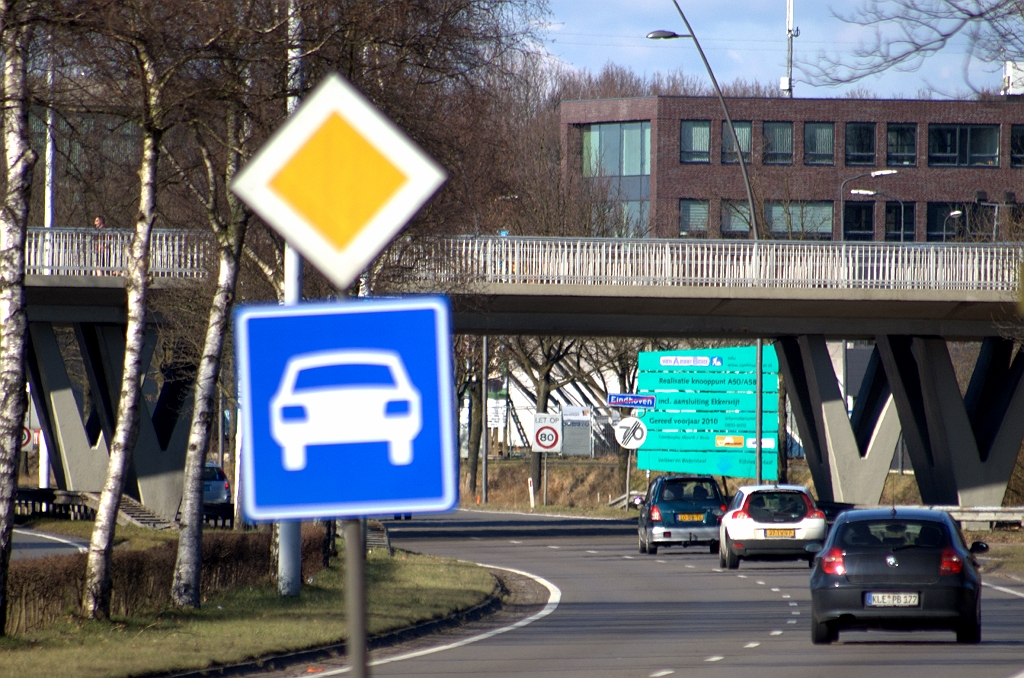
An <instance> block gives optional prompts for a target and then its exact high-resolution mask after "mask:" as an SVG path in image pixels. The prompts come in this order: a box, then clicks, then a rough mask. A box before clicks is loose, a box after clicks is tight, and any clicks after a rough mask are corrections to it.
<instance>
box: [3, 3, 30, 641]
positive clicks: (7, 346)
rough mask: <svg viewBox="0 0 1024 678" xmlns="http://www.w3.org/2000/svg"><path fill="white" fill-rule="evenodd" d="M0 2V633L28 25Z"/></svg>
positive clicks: (14, 392)
mask: <svg viewBox="0 0 1024 678" xmlns="http://www.w3.org/2000/svg"><path fill="white" fill-rule="evenodd" d="M12 4H13V3H10V2H0V21H3V28H2V33H0V44H2V50H3V59H4V65H3V88H4V91H3V97H4V111H3V135H4V148H5V151H6V157H5V160H6V165H5V168H4V169H5V177H4V179H5V184H6V186H5V188H6V190H5V195H4V204H3V206H2V207H0V636H2V635H4V628H5V627H6V625H7V569H8V565H9V564H10V560H11V536H12V534H13V528H14V493H15V491H16V489H17V463H18V452H19V450H20V449H21V429H22V426H24V422H25V408H26V406H27V402H26V401H27V398H26V396H25V340H26V329H27V321H26V317H25V297H24V279H25V222H26V219H27V217H28V194H29V187H30V181H31V172H32V166H33V165H34V164H35V160H36V156H35V154H34V153H33V152H32V150H31V148H30V147H29V136H28V106H27V103H26V102H27V99H28V92H27V85H26V73H25V55H26V53H27V52H28V33H29V32H28V29H27V27H26V26H25V25H24V24H21V23H19V22H18V21H17V20H16V19H15V17H14V16H13V15H14V12H13V10H12V8H11V5H12Z"/></svg>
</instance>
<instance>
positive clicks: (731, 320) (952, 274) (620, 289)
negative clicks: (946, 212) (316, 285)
mask: <svg viewBox="0 0 1024 678" xmlns="http://www.w3.org/2000/svg"><path fill="white" fill-rule="evenodd" d="M131 237H132V232H131V231H118V230H113V229H111V230H97V229H29V235H28V243H27V251H26V272H27V274H28V277H27V281H26V282H27V284H28V286H29V289H30V291H29V298H30V302H33V301H35V302H38V303H43V302H45V301H46V300H47V299H49V300H50V301H51V302H53V305H55V306H58V307H63V308H64V310H66V311H69V312H70V309H68V308H67V307H68V305H69V304H68V303H67V302H69V300H70V301H71V302H72V303H78V304H79V305H82V304H85V305H87V306H88V305H90V303H100V304H101V305H104V304H103V303H102V302H103V300H104V299H110V300H113V299H115V298H120V299H123V292H121V290H122V289H123V286H122V283H121V279H120V277H119V276H118V275H117V274H118V273H119V272H120V271H121V270H122V269H123V267H124V264H125V261H126V258H127V257H128V256H129V254H130V249H131ZM151 252H152V264H151V272H152V277H153V280H154V284H155V285H156V286H162V285H167V284H171V283H172V282H173V281H174V280H180V279H188V278H200V277H204V276H206V275H208V272H209V271H210V270H211V269H212V267H213V265H214V264H215V261H214V260H215V257H214V249H213V247H212V239H211V238H210V236H209V235H208V234H206V233H205V232H198V233H197V232H188V231H176V230H157V231H154V233H153V241H152V247H151ZM385 260H386V261H387V262H388V263H389V264H391V267H390V269H389V270H390V271H392V272H397V274H396V275H393V277H392V278H391V279H392V280H393V281H394V282H392V283H391V284H390V285H389V290H390V291H415V292H439V293H445V294H448V295H449V296H450V297H451V298H452V304H453V307H454V309H455V326H456V329H457V330H459V331H464V332H492V333H502V334H512V333H534V334H536V333H557V334H592V335H623V334H628V335H633V336H637V335H647V336H657V335H662V336H695V335H704V336H714V337H724V336H778V335H792V334H807V333H813V334H825V335H830V336H836V337H845V338H851V339H852V338H857V337H871V336H874V335H877V334H904V335H910V334H914V335H931V336H943V337H947V338H977V337H985V336H992V335H995V334H1000V332H1001V329H1004V328H1005V327H1006V326H1007V325H1008V324H1010V323H1013V322H1014V321H1015V320H1016V319H1017V315H1016V299H1017V286H1018V278H1019V274H1020V268H1021V264H1022V262H1024V245H1022V244H1017V243H996V244H992V243H948V244H943V243H928V244H923V243H906V244H904V243H876V242H865V243H853V242H807V241H761V242H751V241H746V240H743V241H739V240H736V241H731V240H650V239H641V240H621V239H598V238H541V237H490V236H478V237H466V236H454V237H443V238H429V239H422V238H421V239H415V240H413V239H399V240H398V241H396V242H395V243H394V244H393V245H392V247H391V248H390V249H389V250H388V251H387V253H386V255H385ZM47 290H49V292H47ZM85 290H90V292H88V293H86V292H85ZM119 293H120V297H119ZM58 302H59V303H58ZM121 303H123V302H119V303H118V306H120V304H121ZM107 306H108V308H109V305H107ZM36 308H37V312H38V307H36ZM78 315H81V310H79V312H78Z"/></svg>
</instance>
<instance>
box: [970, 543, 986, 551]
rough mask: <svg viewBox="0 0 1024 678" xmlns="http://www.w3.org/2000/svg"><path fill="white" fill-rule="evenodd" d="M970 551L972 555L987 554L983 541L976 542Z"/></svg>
mask: <svg viewBox="0 0 1024 678" xmlns="http://www.w3.org/2000/svg"><path fill="white" fill-rule="evenodd" d="M970 551H971V553H974V554H978V553H988V544H986V543H985V542H983V541H976V542H974V543H973V544H971V548H970Z"/></svg>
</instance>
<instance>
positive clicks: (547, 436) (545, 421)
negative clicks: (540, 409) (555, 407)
mask: <svg viewBox="0 0 1024 678" xmlns="http://www.w3.org/2000/svg"><path fill="white" fill-rule="evenodd" d="M532 449H533V451H534V452H561V451H562V415H561V414H550V413H543V414H541V413H538V414H535V415H533V448H532Z"/></svg>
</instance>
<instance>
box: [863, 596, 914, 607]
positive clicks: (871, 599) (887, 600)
mask: <svg viewBox="0 0 1024 678" xmlns="http://www.w3.org/2000/svg"><path fill="white" fill-rule="evenodd" d="M918 601H919V597H918V594H916V593H865V594H864V605H865V606H866V607H917V605H918Z"/></svg>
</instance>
